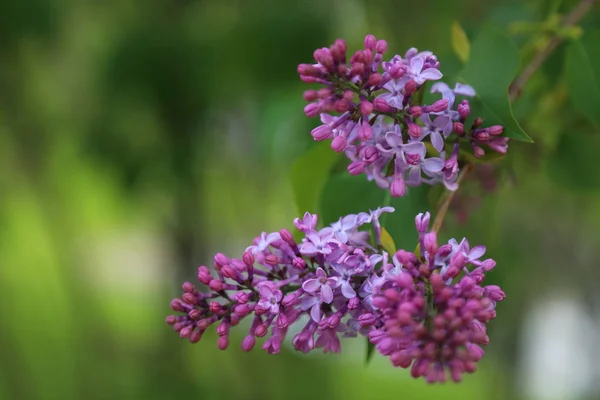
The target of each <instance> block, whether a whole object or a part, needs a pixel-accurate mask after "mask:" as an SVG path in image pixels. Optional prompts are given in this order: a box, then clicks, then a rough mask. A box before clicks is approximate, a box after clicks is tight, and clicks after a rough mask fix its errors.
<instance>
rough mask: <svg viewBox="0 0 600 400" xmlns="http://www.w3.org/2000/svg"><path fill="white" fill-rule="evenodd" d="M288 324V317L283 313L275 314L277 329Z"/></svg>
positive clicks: (283, 327)
mask: <svg viewBox="0 0 600 400" xmlns="http://www.w3.org/2000/svg"><path fill="white" fill-rule="evenodd" d="M288 326H289V321H288V318H287V317H286V316H285V314H283V313H280V314H279V315H278V316H277V328H279V329H285V328H287V327H288Z"/></svg>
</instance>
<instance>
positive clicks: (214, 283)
mask: <svg viewBox="0 0 600 400" xmlns="http://www.w3.org/2000/svg"><path fill="white" fill-rule="evenodd" d="M208 287H209V288H210V289H211V290H214V291H215V292H220V291H221V290H223V282H221V281H220V280H218V279H211V281H210V282H208Z"/></svg>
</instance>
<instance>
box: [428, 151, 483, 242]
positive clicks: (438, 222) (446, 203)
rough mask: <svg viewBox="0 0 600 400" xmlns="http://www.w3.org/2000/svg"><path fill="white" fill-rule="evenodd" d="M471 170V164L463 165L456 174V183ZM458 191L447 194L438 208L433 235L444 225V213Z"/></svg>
mask: <svg viewBox="0 0 600 400" xmlns="http://www.w3.org/2000/svg"><path fill="white" fill-rule="evenodd" d="M472 169H473V164H471V163H468V164H467V165H465V166H464V167H463V168H462V170H461V171H460V173H459V174H458V178H457V179H456V183H458V184H459V185H460V182H461V181H462V180H463V179H464V178H465V176H466V175H467V174H468V173H469V172H470V171H471V170H472ZM457 191H458V189H456V190H454V191H452V192H449V193H448V196H447V197H446V198H445V199H444V202H443V203H442V205H441V206H440V208H438V211H437V213H436V215H435V220H434V221H433V229H432V230H433V231H435V233H439V231H440V228H441V227H442V224H443V223H444V217H445V216H446V213H447V212H448V207H450V203H451V202H452V199H453V198H454V194H455V193H456V192H457Z"/></svg>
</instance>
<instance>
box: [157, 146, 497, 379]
mask: <svg viewBox="0 0 600 400" xmlns="http://www.w3.org/2000/svg"><path fill="white" fill-rule="evenodd" d="M409 154H410V153H409ZM393 211H394V210H393V208H391V207H383V208H378V209H377V210H371V211H369V212H368V213H367V212H362V213H359V214H351V215H347V216H344V217H342V218H340V219H339V220H338V221H337V222H335V223H333V224H332V225H331V226H328V227H324V228H321V229H318V228H317V225H316V223H317V216H316V215H314V214H310V213H306V214H305V215H304V217H303V218H302V219H296V220H295V221H294V224H295V225H296V227H297V228H298V229H299V230H300V231H301V232H303V233H304V234H305V236H304V237H303V238H302V239H301V240H300V241H296V240H294V237H293V235H292V233H291V232H290V231H288V230H286V229H282V230H281V231H279V232H276V233H272V234H266V233H262V234H261V235H260V236H259V237H257V238H256V239H255V241H254V245H253V246H249V247H248V248H247V250H246V251H245V252H244V254H243V256H242V257H241V259H235V258H232V259H230V258H228V257H227V256H225V255H223V254H221V253H218V254H217V255H215V257H214V259H213V267H214V268H213V270H211V269H209V268H208V267H206V266H200V267H199V268H198V281H199V282H200V284H201V286H202V288H201V289H197V288H196V287H195V286H194V284H192V283H190V282H185V283H184V284H183V286H182V288H183V294H182V295H181V296H180V297H178V298H175V299H173V300H172V301H171V309H172V310H173V311H175V312H176V313H177V315H170V316H168V317H167V318H166V322H167V324H169V325H171V326H172V327H173V329H174V330H175V331H176V332H178V333H179V336H180V337H181V338H185V339H188V340H189V341H190V342H192V343H196V342H198V341H200V340H201V338H202V336H203V335H204V333H205V332H206V330H207V329H208V328H209V327H210V326H211V325H214V326H216V331H217V335H218V340H217V346H218V347H219V348H220V349H221V350H225V349H226V348H227V347H228V346H229V335H230V331H231V328H233V327H235V326H237V325H238V324H239V323H240V322H241V321H242V320H243V319H247V320H249V321H250V323H249V328H248V330H247V332H243V333H242V335H244V339H243V340H242V341H241V347H242V349H243V350H244V351H250V350H252V349H253V348H254V346H255V344H256V342H257V340H259V339H260V338H263V337H264V338H265V339H264V342H263V344H262V346H261V347H262V349H263V350H265V351H266V352H268V353H270V354H277V353H279V352H280V351H281V347H282V343H283V342H284V340H286V336H288V335H287V334H288V328H289V327H290V326H291V325H292V324H294V323H296V322H298V321H299V320H300V319H303V320H308V321H307V322H306V323H305V325H304V327H303V328H302V329H301V330H300V332H299V333H297V334H296V335H294V337H293V338H291V343H292V345H293V347H294V348H295V349H296V350H297V351H301V352H304V353H307V352H310V351H313V350H315V349H322V350H323V352H325V353H327V352H332V353H339V352H340V351H341V349H342V343H341V341H340V339H341V338H343V337H356V336H359V335H360V336H364V337H367V338H368V339H369V340H370V341H371V342H372V343H373V344H374V345H375V347H376V349H377V350H378V351H379V353H381V354H382V355H384V356H387V357H389V358H390V360H391V362H392V364H393V365H394V366H399V367H402V368H409V367H410V368H411V374H412V376H414V377H421V376H422V377H424V378H425V379H426V380H427V381H428V382H443V381H445V380H446V379H447V378H448V377H449V378H451V379H452V380H454V381H459V380H461V377H462V375H463V374H465V373H471V372H474V371H475V369H476V367H477V362H478V361H479V360H480V359H481V357H482V356H483V349H482V346H485V345H487V344H488V342H489V337H488V335H487V333H486V324H487V323H488V322H489V321H490V320H491V319H493V318H495V316H496V310H495V306H496V303H497V302H498V301H501V300H503V299H504V297H505V294H504V292H503V291H502V290H501V289H500V288H499V287H498V286H495V285H491V286H482V285H481V283H482V281H483V279H484V277H485V275H486V273H487V272H489V271H490V270H492V269H493V268H494V267H495V265H496V263H495V262H494V260H492V259H482V257H483V255H484V254H485V251H486V249H485V247H484V246H474V247H471V246H470V244H469V242H468V241H467V240H466V239H462V240H461V241H460V242H459V241H457V240H455V239H450V240H449V241H448V242H447V243H445V244H442V245H438V242H437V235H436V233H435V232H432V231H429V222H430V215H429V213H421V214H419V215H417V216H416V217H415V226H416V230H417V233H418V241H419V243H420V248H421V253H420V254H419V255H416V254H415V253H413V252H410V251H406V250H398V251H397V252H396V253H395V254H388V253H387V252H386V251H384V249H383V247H382V246H381V245H380V243H381V238H379V237H378V236H379V235H380V234H381V226H380V224H379V218H380V216H381V215H382V213H389V212H393ZM368 224H372V227H373V232H375V234H374V236H376V237H374V238H371V237H370V235H371V234H370V233H369V230H367V229H364V228H366V227H367V225H368ZM303 317H304V318H303ZM306 317H308V318H306Z"/></svg>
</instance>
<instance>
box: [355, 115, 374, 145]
mask: <svg viewBox="0 0 600 400" xmlns="http://www.w3.org/2000/svg"><path fill="white" fill-rule="evenodd" d="M358 137H359V138H360V139H361V140H364V141H367V140H370V139H371V138H372V137H373V130H372V129H371V125H370V124H369V121H366V120H363V121H362V124H361V126H360V129H359V131H358Z"/></svg>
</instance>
